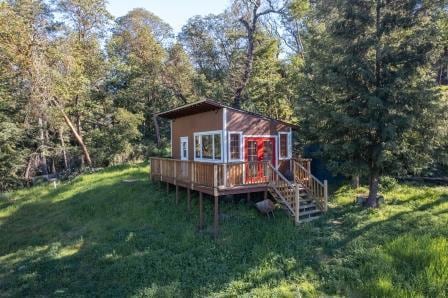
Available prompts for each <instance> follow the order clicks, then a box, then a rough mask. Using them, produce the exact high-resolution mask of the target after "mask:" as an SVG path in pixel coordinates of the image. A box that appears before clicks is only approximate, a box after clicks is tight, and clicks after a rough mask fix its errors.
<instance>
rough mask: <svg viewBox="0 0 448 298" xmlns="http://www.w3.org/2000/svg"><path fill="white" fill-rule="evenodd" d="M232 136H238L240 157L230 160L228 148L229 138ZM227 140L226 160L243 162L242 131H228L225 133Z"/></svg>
mask: <svg viewBox="0 0 448 298" xmlns="http://www.w3.org/2000/svg"><path fill="white" fill-rule="evenodd" d="M233 134H238V135H239V136H240V157H239V158H236V159H232V153H231V152H230V146H231V143H230V141H231V139H230V136H231V135H233ZM227 135H228V140H227V151H228V158H229V162H242V161H244V158H243V157H244V156H243V151H244V142H243V132H242V131H229V132H228V133H227Z"/></svg>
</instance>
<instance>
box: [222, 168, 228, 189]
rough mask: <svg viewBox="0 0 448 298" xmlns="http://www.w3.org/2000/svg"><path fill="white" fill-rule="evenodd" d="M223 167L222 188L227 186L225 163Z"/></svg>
mask: <svg viewBox="0 0 448 298" xmlns="http://www.w3.org/2000/svg"><path fill="white" fill-rule="evenodd" d="M223 166H224V169H223V177H224V178H223V179H224V181H223V185H224V188H226V187H227V164H226V163H225V164H224V165H223Z"/></svg>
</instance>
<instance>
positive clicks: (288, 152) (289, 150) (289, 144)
mask: <svg viewBox="0 0 448 298" xmlns="http://www.w3.org/2000/svg"><path fill="white" fill-rule="evenodd" d="M281 135H286V157H282V156H281ZM291 135H292V134H291V132H279V133H278V159H279V160H287V159H291V158H292V139H291Z"/></svg>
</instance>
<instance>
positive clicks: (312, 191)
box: [294, 160, 328, 212]
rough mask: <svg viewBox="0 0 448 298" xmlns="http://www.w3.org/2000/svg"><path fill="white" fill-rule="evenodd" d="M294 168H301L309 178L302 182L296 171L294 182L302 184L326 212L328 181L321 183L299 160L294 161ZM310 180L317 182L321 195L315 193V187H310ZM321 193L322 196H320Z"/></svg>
mask: <svg viewBox="0 0 448 298" xmlns="http://www.w3.org/2000/svg"><path fill="white" fill-rule="evenodd" d="M294 167H299V168H300V169H301V170H303V171H304V172H305V173H306V175H307V176H308V181H301V179H300V178H299V177H298V175H296V170H294V181H296V182H298V183H301V184H302V186H303V187H304V188H305V189H306V190H307V191H308V192H309V194H310V195H311V196H312V197H314V199H315V201H316V203H317V204H318V206H319V207H320V209H321V210H322V211H324V212H326V211H327V209H328V182H327V180H324V182H321V181H320V180H319V179H318V178H317V177H316V176H314V175H313V174H311V172H310V171H309V170H308V169H306V168H305V167H304V166H302V165H301V164H300V162H298V161H297V160H294ZM310 179H312V180H313V181H314V182H316V183H317V184H318V185H319V186H320V187H321V190H320V191H318V192H319V193H316V192H315V189H314V188H313V187H310V185H308V184H309V183H310ZM320 193H321V194H320Z"/></svg>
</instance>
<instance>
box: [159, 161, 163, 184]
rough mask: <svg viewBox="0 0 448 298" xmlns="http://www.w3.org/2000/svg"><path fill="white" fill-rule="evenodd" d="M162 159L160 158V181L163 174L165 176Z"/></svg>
mask: <svg viewBox="0 0 448 298" xmlns="http://www.w3.org/2000/svg"><path fill="white" fill-rule="evenodd" d="M162 161H163V160H161V159H159V162H160V163H159V165H160V181H162V176H163V166H162Z"/></svg>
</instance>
